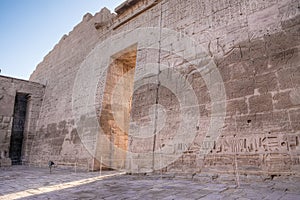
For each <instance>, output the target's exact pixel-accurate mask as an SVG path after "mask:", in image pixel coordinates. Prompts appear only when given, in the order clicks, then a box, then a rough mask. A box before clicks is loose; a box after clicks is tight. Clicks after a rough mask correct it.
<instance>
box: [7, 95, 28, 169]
mask: <svg viewBox="0 0 300 200" xmlns="http://www.w3.org/2000/svg"><path fill="white" fill-rule="evenodd" d="M27 97H28V94H23V93H17V94H16V98H15V107H14V116H13V118H14V119H13V126H12V133H11V139H10V149H9V157H10V159H11V161H12V164H13V165H20V164H22V162H21V154H22V143H23V132H24V124H25V117H26V108H27Z"/></svg>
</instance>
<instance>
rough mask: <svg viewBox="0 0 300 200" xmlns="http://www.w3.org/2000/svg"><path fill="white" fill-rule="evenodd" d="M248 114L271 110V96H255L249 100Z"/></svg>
mask: <svg viewBox="0 0 300 200" xmlns="http://www.w3.org/2000/svg"><path fill="white" fill-rule="evenodd" d="M249 109H250V113H261V112H268V111H272V110H273V104H272V95H271V94H263V95H255V96H252V97H250V98H249Z"/></svg>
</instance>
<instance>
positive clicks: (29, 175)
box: [0, 166, 300, 200]
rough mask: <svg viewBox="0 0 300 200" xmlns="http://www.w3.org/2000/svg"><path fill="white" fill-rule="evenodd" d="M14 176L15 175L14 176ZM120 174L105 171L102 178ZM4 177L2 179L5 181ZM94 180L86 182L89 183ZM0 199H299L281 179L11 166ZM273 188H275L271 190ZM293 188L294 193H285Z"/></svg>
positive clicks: (291, 182) (291, 183)
mask: <svg viewBox="0 0 300 200" xmlns="http://www.w3.org/2000/svg"><path fill="white" fill-rule="evenodd" d="M16 174H17V176H16ZM112 174H119V172H117V171H104V172H103V173H102V175H103V176H105V175H112ZM4 177H5V178H4ZM91 179H92V180H94V181H88V180H91ZM0 180H1V183H0V195H1V196H0V200H9V199H21V198H22V199H23V200H27V199H28V200H31V199H37V200H44V199H51V200H52V199H54V200H56V199H57V200H60V199H68V200H69V199H108V200H109V199H149V200H150V199H151V200H152V199H164V200H171V199H180V200H182V199H189V200H191V199H192V200H194V199H222V200H223V199H272V200H276V199H293V200H295V199H300V190H296V189H295V188H297V187H298V186H299V184H300V179H290V178H288V177H286V178H280V179H276V180H268V181H265V182H263V181H261V182H256V181H252V180H247V181H246V180H245V181H244V184H241V185H240V187H237V186H236V185H232V184H223V183H217V182H214V181H211V182H209V183H201V182H199V181H192V180H185V179H178V178H176V179H170V178H166V179H159V180H157V177H156V176H153V177H151V176H138V175H120V174H119V175H115V176H111V177H106V178H102V179H99V173H94V172H81V173H73V172H71V171H68V170H61V169H56V170H55V173H53V174H49V171H48V170H47V169H45V168H29V167H25V166H13V167H11V168H10V169H9V170H3V169H0ZM274 186H276V188H275V187H274ZM287 188H288V189H289V188H293V189H292V190H293V192H291V191H289V190H286V189H287Z"/></svg>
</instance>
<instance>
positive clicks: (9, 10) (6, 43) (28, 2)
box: [0, 0, 125, 79]
mask: <svg viewBox="0 0 300 200" xmlns="http://www.w3.org/2000/svg"><path fill="white" fill-rule="evenodd" d="M123 1H125V0H0V69H1V73H0V75H4V76H11V77H16V78H21V79H29V76H30V74H31V73H32V72H33V70H34V69H35V67H36V66H37V64H38V63H40V62H41V61H42V60H43V58H44V56H45V55H46V54H48V52H49V51H51V50H52V48H53V47H54V45H55V44H56V43H58V41H59V40H60V38H61V37H62V36H63V35H64V34H67V33H69V32H70V31H71V30H72V29H73V27H74V26H75V25H76V24H78V23H79V22H80V21H81V20H82V17H83V15H84V14H86V13H87V12H89V13H91V14H93V15H94V14H95V13H96V12H98V11H100V9H101V8H103V7H107V8H109V9H110V10H111V11H113V10H114V8H115V7H117V6H118V5H120V4H121V3H122V2H123Z"/></svg>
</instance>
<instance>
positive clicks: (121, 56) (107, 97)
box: [99, 45, 137, 169]
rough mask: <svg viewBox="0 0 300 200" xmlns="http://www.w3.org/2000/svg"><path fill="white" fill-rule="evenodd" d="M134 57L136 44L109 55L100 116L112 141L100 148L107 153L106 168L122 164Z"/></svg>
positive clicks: (105, 131) (103, 127) (124, 153)
mask: <svg viewBox="0 0 300 200" xmlns="http://www.w3.org/2000/svg"><path fill="white" fill-rule="evenodd" d="M136 57H137V46H136V45H133V46H131V47H128V48H126V49H125V50H123V51H121V52H119V53H117V54H116V55H113V56H112V57H111V59H112V60H111V61H112V62H111V64H110V66H109V68H108V71H107V75H106V83H105V89H104V94H103V101H102V109H101V113H100V119H99V120H100V126H101V128H102V130H103V131H104V133H105V135H106V137H107V138H108V139H109V141H110V143H111V145H110V146H111V148H109V149H101V150H100V151H102V153H103V154H105V155H109V158H108V159H109V160H108V161H106V163H105V164H107V165H108V166H106V167H108V168H114V169H124V168H125V163H126V152H127V150H128V131H129V123H130V113H131V101H132V95H133V86H134V85H133V84H134V74H135V67H136ZM99 148H101V147H99ZM115 148H118V149H120V150H121V153H120V151H114V149H115ZM103 151H107V152H103ZM101 166H102V165H101Z"/></svg>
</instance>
